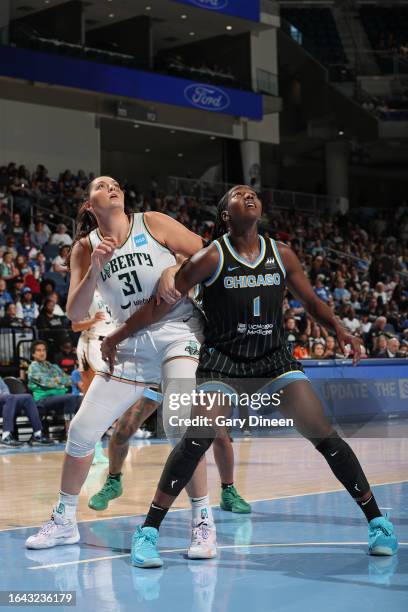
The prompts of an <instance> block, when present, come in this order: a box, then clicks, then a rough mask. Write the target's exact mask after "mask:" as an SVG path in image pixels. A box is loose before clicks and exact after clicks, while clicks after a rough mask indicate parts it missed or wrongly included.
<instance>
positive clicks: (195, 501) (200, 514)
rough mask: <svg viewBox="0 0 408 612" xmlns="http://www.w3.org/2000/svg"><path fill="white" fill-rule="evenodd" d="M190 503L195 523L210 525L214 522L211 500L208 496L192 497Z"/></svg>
mask: <svg viewBox="0 0 408 612" xmlns="http://www.w3.org/2000/svg"><path fill="white" fill-rule="evenodd" d="M190 502H191V511H192V515H193V521H206V522H208V523H213V522H214V517H213V513H212V509H211V506H210V498H209V496H208V495H205V496H204V497H190Z"/></svg>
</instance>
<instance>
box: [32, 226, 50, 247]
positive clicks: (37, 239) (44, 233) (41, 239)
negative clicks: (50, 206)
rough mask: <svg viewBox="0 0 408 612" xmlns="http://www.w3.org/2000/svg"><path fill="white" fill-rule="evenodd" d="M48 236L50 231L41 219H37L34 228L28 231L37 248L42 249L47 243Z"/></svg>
mask: <svg viewBox="0 0 408 612" xmlns="http://www.w3.org/2000/svg"><path fill="white" fill-rule="evenodd" d="M49 237H50V231H49V229H48V228H46V226H45V224H44V221H43V220H42V219H37V220H36V221H35V223H34V230H32V231H31V233H30V238H31V242H32V243H33V245H34V246H35V247H37V248H38V249H42V248H43V246H44V245H45V244H47V242H48V239H49Z"/></svg>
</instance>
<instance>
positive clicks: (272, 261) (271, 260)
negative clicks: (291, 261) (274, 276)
mask: <svg viewBox="0 0 408 612" xmlns="http://www.w3.org/2000/svg"><path fill="white" fill-rule="evenodd" d="M265 268H266V269H267V270H270V269H271V268H276V262H275V258H274V257H268V259H267V260H266V261H265Z"/></svg>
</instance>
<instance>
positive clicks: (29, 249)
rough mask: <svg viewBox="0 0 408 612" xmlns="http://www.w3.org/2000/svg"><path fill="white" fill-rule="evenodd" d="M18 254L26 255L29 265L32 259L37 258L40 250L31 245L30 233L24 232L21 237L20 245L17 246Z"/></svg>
mask: <svg viewBox="0 0 408 612" xmlns="http://www.w3.org/2000/svg"><path fill="white" fill-rule="evenodd" d="M17 253H18V255H25V256H26V257H27V261H28V262H29V263H30V260H31V259H34V257H36V256H37V253H38V249H36V248H35V246H34V245H33V244H32V243H31V240H30V234H29V233H28V232H24V234H23V235H22V236H21V238H20V242H19V245H18V246H17Z"/></svg>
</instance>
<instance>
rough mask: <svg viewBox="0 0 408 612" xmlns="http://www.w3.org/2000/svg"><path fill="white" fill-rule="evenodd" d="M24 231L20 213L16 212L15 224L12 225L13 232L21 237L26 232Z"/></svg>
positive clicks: (15, 235) (17, 236)
mask: <svg viewBox="0 0 408 612" xmlns="http://www.w3.org/2000/svg"><path fill="white" fill-rule="evenodd" d="M24 231H25V230H24V227H23V225H22V223H21V216H20V213H18V212H16V213H14V215H13V225H12V227H11V233H12V234H13V236H14V237H15V238H17V239H19V238H21V237H22V235H23V234H24Z"/></svg>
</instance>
